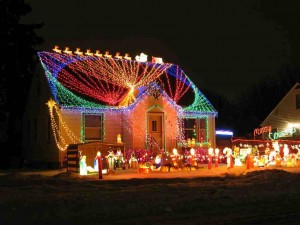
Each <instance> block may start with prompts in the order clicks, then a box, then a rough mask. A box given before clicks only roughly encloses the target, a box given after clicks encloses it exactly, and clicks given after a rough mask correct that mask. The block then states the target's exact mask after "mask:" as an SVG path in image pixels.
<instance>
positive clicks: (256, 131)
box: [253, 126, 272, 137]
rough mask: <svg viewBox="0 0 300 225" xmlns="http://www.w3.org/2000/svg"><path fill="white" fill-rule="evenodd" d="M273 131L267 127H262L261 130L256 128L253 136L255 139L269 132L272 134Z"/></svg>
mask: <svg viewBox="0 0 300 225" xmlns="http://www.w3.org/2000/svg"><path fill="white" fill-rule="evenodd" d="M271 131H272V127H271V126H265V127H261V128H256V129H255V130H254V131H253V135H254V137H255V136H256V135H261V134H262V133H267V132H271Z"/></svg>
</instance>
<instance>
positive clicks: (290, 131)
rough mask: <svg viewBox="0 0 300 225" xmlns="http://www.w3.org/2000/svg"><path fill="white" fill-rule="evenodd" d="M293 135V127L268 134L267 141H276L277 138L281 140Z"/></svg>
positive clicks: (294, 130)
mask: <svg viewBox="0 0 300 225" xmlns="http://www.w3.org/2000/svg"><path fill="white" fill-rule="evenodd" d="M293 133H296V128H295V127H291V128H287V129H285V130H283V131H280V132H274V133H269V139H271V140H277V139H278V138H281V137H287V136H292V135H293Z"/></svg>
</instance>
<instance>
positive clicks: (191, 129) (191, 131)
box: [183, 119, 197, 140]
mask: <svg viewBox="0 0 300 225" xmlns="http://www.w3.org/2000/svg"><path fill="white" fill-rule="evenodd" d="M183 123H184V128H183V132H184V138H185V140H187V139H192V138H195V140H196V139H197V124H196V119H184V121H183Z"/></svg>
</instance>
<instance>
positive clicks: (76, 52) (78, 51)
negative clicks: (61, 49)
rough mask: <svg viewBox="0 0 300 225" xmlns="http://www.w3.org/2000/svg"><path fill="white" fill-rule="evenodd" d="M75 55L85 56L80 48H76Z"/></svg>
mask: <svg viewBox="0 0 300 225" xmlns="http://www.w3.org/2000/svg"><path fill="white" fill-rule="evenodd" d="M74 53H75V54H77V55H83V52H81V51H80V48H76V51H75V52H74Z"/></svg>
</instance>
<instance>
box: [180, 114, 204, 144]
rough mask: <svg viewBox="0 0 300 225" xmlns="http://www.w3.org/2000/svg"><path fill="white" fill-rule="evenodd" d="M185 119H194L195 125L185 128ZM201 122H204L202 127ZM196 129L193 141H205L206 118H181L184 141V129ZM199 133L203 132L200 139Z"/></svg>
mask: <svg viewBox="0 0 300 225" xmlns="http://www.w3.org/2000/svg"><path fill="white" fill-rule="evenodd" d="M186 120H195V126H196V127H194V128H186V122H185V121H186ZM203 123H204V124H205V127H203ZM193 130H195V131H196V137H195V141H196V142H207V141H208V136H207V133H208V124H207V118H183V127H182V131H183V135H184V139H185V141H187V139H188V137H186V131H193ZM201 133H203V134H204V135H203V136H204V137H203V139H202V140H201V137H202V135H201Z"/></svg>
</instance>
